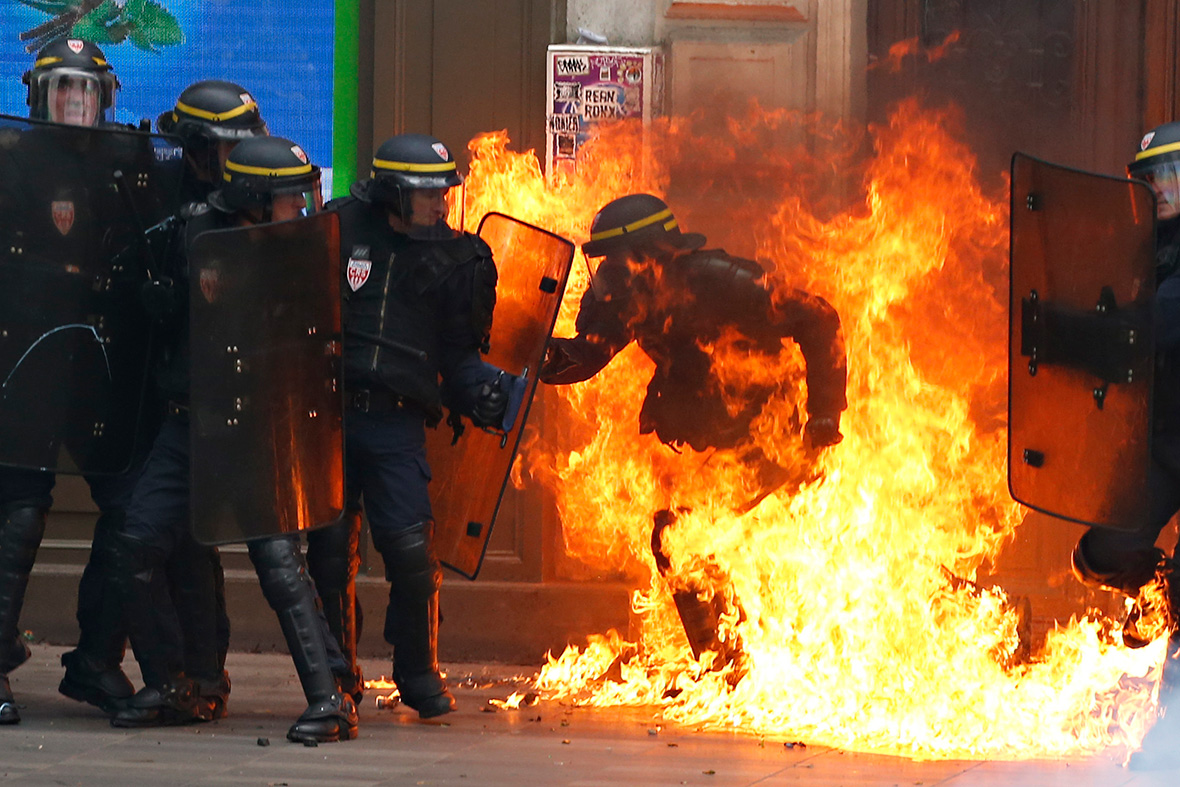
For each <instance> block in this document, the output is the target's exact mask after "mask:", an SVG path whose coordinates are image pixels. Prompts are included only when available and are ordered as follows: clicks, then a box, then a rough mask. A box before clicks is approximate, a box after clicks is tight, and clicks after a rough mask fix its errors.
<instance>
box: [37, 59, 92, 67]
mask: <svg viewBox="0 0 1180 787" xmlns="http://www.w3.org/2000/svg"><path fill="white" fill-rule="evenodd" d="M90 59H91V60H93V61H94V64H95V65H96V66H106V65H109V63H107V61H105V60H103V59H102V58H101V57H92V58H90ZM61 61H62V58H60V57H43V58H41V59H40V60H38V61H36V62H35V63H33V68H41V66H51V65H53V64H54V63H60V62H61Z"/></svg>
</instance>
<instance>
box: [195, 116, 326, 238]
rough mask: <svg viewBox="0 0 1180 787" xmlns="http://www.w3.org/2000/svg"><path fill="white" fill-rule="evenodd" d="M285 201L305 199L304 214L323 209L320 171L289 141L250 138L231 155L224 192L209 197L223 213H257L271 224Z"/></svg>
mask: <svg viewBox="0 0 1180 787" xmlns="http://www.w3.org/2000/svg"><path fill="white" fill-rule="evenodd" d="M284 197H292V198H302V200H303V202H304V204H303V205H302V206H301V212H304V213H314V212H316V211H318V210H319V209H320V208H322V207H323V197H322V196H321V194H320V168H319V167H317V166H316V165H314V164H312V163H311V161H310V160H309V159H308V158H307V154H306V153H304V152H303V148H301V147H299V146H298V145H296V144H295V143H294V142H292V141H291V140H289V139H283V138H282V137H249V138H247V139H243V140H242V141H241V142H240V143H238V145H237V147H235V148H234V149H233V150H232V151H231V152H230V154H229V158H228V159H227V160H226V162H225V171H224V173H223V174H222V184H221V188H220V189H218V190H217V191H214V192H212V193H211V194H210V195H209V204H210V205H212V206H213V207H214V208H216V209H217V210H220V211H222V212H223V213H253V212H255V211H257V212H258V213H260V215H261V221H271V220H272V217H276V216H275V211H274V207H275V205H276V204H277V202H278V201H279V200H280V199H282V198H284ZM276 218H278V219H283V218H289V217H287V216H277V217H276Z"/></svg>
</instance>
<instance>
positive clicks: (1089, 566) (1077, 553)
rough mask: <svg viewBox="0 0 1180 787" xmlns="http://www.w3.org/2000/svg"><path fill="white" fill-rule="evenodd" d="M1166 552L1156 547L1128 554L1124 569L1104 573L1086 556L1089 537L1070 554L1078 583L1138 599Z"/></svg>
mask: <svg viewBox="0 0 1180 787" xmlns="http://www.w3.org/2000/svg"><path fill="white" fill-rule="evenodd" d="M1163 557H1164V553H1163V552H1162V551H1160V550H1159V549H1156V548H1154V547H1153V548H1151V549H1144V550H1139V551H1137V552H1133V553H1129V555H1128V556H1127V557H1125V558H1124V560H1123V566H1122V567H1121V568H1118V569H1115V570H1111V571H1102V570H1099V569H1096V568H1094V566H1093V561H1092V560H1091V559H1090V558H1089V557H1088V556H1087V555H1086V537H1085V536H1082V537H1081V538H1080V539H1079V540H1078V543H1077V545H1076V546H1075V547H1074V548H1073V553H1072V554H1071V555H1070V561H1069V562H1070V569H1071V570H1072V571H1073V575H1074V576H1075V577H1076V578H1077V580H1078V581H1079V582H1081V583H1082V584H1083V585H1086V586H1087V587H1092V588H1097V589H1099V590H1114V591H1118V592H1119V593H1125V594H1126V595H1128V596H1132V597H1134V596H1136V595H1138V594H1139V589H1140V588H1141V587H1143V586H1144V585H1146V584H1147V583H1148V582H1150V581H1151V579H1152V577H1154V576H1155V572H1156V569H1157V568H1158V567H1159V565H1160V562H1161V561H1162V560H1163Z"/></svg>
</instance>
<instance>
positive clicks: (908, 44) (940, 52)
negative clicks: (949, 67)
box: [869, 30, 960, 74]
mask: <svg viewBox="0 0 1180 787" xmlns="http://www.w3.org/2000/svg"><path fill="white" fill-rule="evenodd" d="M959 38H960V34H959V31H958V30H952V31H951V32H950V33H948V34H947V37H946V38H944V39H943V40H942V43H941V44H939V45H938V46H935V47H930V48H929V49H926V50H923V49H922V44H921V42H920V41H919V40H918V39H917V38H906V39H903V40H901V41H897V42H895V43H893V44H891V45H890V47H889V54H888V55H886V56H885V59H884V60H878V61H877V62H875V63H870V64H869V69H870V70H871V69H874V68H882V67H883V68H885V69H886V70H888V71H889V73H891V74H896V73H897V72H898V71H901V68H902V64H903V62H904V61H905V59H906V58H907V57H910V56H914V55H918V54H924V55H925V56H926V62H927V63H934V62H936V61H939V60H942V59H943V58H944V57H946V56H947V54H949V53H950V49H951V46H952V45H953V44H956V43H958V41H959Z"/></svg>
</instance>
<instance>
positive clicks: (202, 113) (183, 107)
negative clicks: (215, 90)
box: [172, 101, 258, 123]
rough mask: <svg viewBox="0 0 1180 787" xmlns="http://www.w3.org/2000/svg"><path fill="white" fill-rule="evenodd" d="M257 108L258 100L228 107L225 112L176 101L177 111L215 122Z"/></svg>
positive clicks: (174, 115)
mask: <svg viewBox="0 0 1180 787" xmlns="http://www.w3.org/2000/svg"><path fill="white" fill-rule="evenodd" d="M257 108H258V104H257V102H254V101H251V102H250V103H248V104H242V105H241V106H236V107H234V108H233V109H227V110H225V111H224V112H209V111H208V110H204V109H198V108H197V107H192V106H189V105H188V104H185V103H184V102H182V101H177V102H176V111H177V112H184V113H185V114H187V115H192V116H193V117H199V118H201V119H203V120H211V121H213V122H214V123H220V122H222V121H223V120H230V119H232V118H236V117H237V116H238V115H244V114H246V113H247V112H249V111H250V110H251V109H257ZM172 117H173V118H175V117H176V114H175V113H173V115H172Z"/></svg>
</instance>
